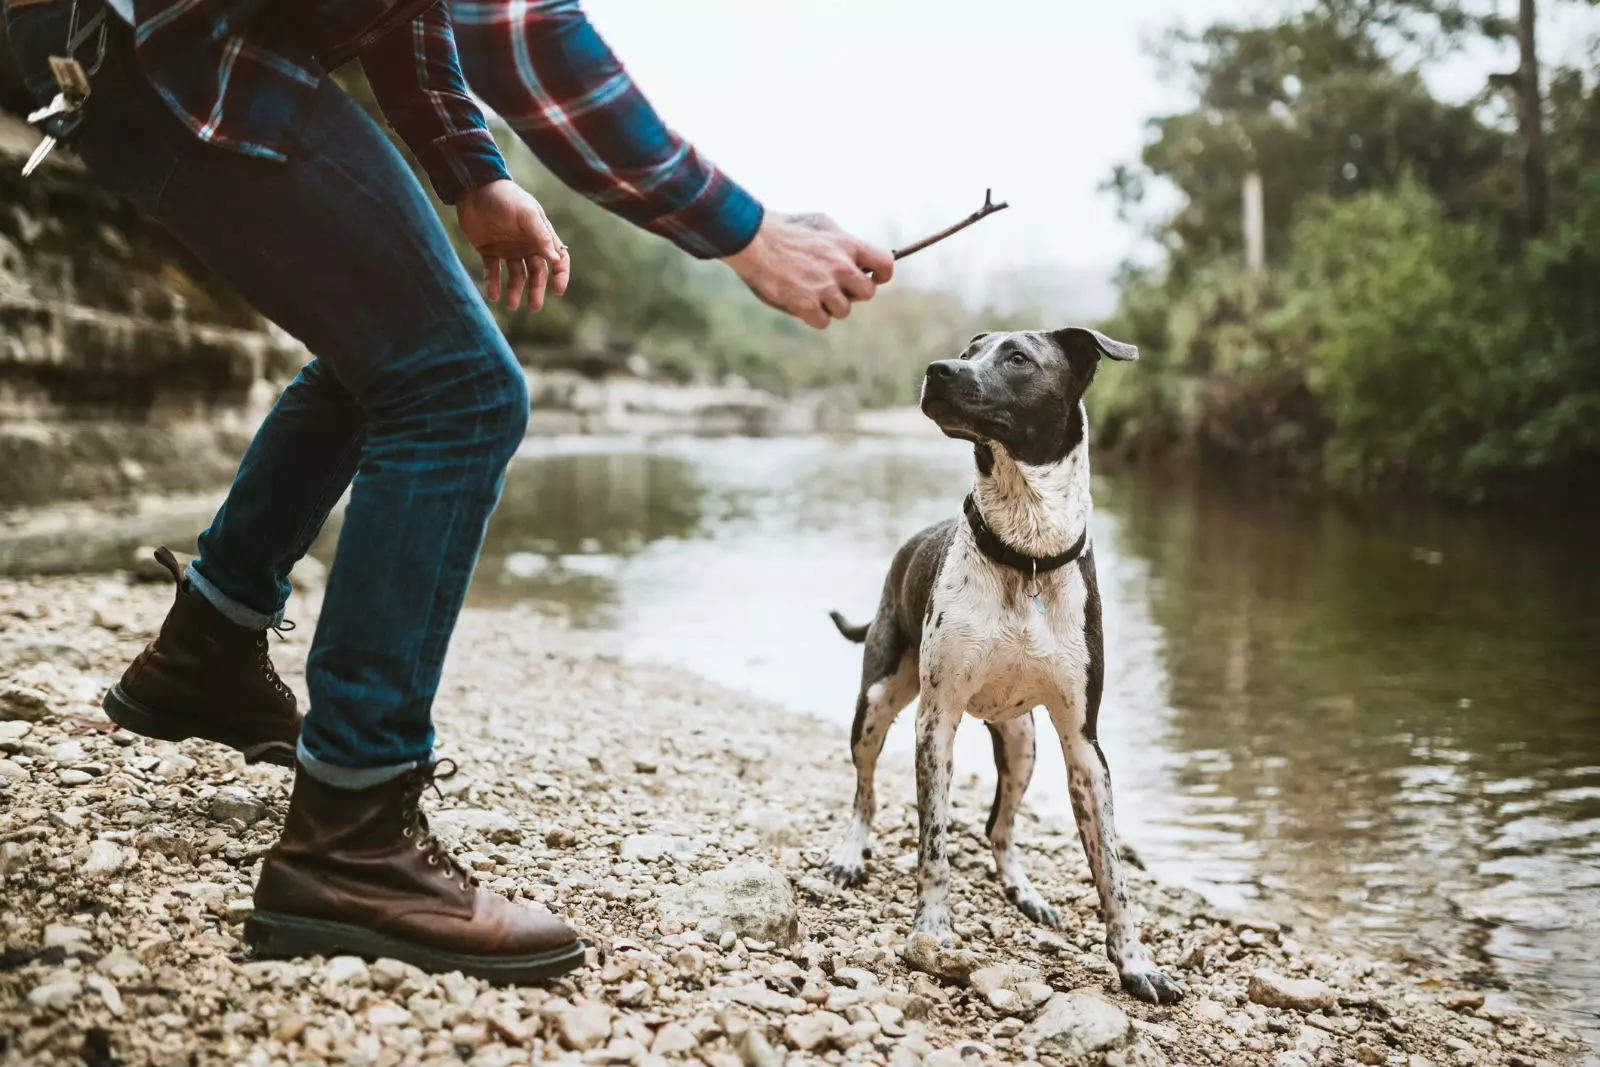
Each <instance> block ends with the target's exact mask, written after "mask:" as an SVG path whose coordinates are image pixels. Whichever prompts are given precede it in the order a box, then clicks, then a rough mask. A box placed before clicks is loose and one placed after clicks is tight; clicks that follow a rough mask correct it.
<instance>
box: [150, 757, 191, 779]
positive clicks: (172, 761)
mask: <svg viewBox="0 0 1600 1067" xmlns="http://www.w3.org/2000/svg"><path fill="white" fill-rule="evenodd" d="M195 766H196V764H195V762H194V760H192V759H190V758H189V757H188V756H182V755H177V754H173V755H171V756H168V757H167V758H166V759H164V760H162V761H161V762H160V763H157V764H156V766H155V770H154V771H152V772H151V773H153V774H154V775H155V776H156V777H157V778H159V779H161V780H162V781H163V782H181V781H183V780H184V779H185V778H187V777H189V774H190V772H192V771H193V770H194V769H195Z"/></svg>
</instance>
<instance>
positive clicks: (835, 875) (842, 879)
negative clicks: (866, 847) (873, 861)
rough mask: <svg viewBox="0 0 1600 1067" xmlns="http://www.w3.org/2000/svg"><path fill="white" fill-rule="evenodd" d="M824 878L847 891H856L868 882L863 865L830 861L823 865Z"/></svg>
mask: <svg viewBox="0 0 1600 1067" xmlns="http://www.w3.org/2000/svg"><path fill="white" fill-rule="evenodd" d="M822 876H823V877H824V878H826V879H827V880H828V881H830V882H832V883H833V884H834V885H837V886H843V887H844V888H846V889H854V888H855V887H856V886H858V885H863V884H865V882H866V880H867V872H866V871H865V870H864V869H863V868H862V866H861V864H859V863H855V864H848V863H840V862H838V861H837V860H829V861H828V862H827V863H824V864H823V865H822Z"/></svg>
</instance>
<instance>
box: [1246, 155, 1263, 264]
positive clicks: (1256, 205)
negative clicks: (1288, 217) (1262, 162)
mask: <svg viewBox="0 0 1600 1067" xmlns="http://www.w3.org/2000/svg"><path fill="white" fill-rule="evenodd" d="M1244 261H1245V266H1247V267H1249V268H1250V269H1251V270H1252V271H1259V270H1262V269H1264V268H1265V267H1266V265H1267V228H1266V219H1265V214H1264V211H1263V208H1262V205H1261V172H1260V171H1256V170H1253V171H1251V172H1250V173H1248V174H1246V175H1245V176H1244Z"/></svg>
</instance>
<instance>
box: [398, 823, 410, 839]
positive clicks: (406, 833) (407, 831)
mask: <svg viewBox="0 0 1600 1067" xmlns="http://www.w3.org/2000/svg"><path fill="white" fill-rule="evenodd" d="M400 836H401V837H404V838H407V839H409V838H410V837H411V827H409V826H408V827H406V828H405V829H404V830H401V831H400Z"/></svg>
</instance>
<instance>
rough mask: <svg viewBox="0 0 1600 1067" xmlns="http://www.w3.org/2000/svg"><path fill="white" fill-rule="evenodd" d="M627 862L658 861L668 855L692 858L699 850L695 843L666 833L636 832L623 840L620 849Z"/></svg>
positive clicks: (678, 857)
mask: <svg viewBox="0 0 1600 1067" xmlns="http://www.w3.org/2000/svg"><path fill="white" fill-rule="evenodd" d="M619 851H620V852H621V854H622V858H623V860H624V861H627V862H635V863H656V862H659V861H660V860H662V859H663V858H665V857H667V856H672V857H675V858H677V859H690V858H692V857H693V856H694V854H695V853H696V852H697V851H698V849H696V848H695V846H694V844H693V843H691V842H689V841H685V840H683V839H682V838H680V837H668V836H666V835H665V834H634V835H633V836H632V837H625V838H623V840H622V847H621V849H620V850H619Z"/></svg>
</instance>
